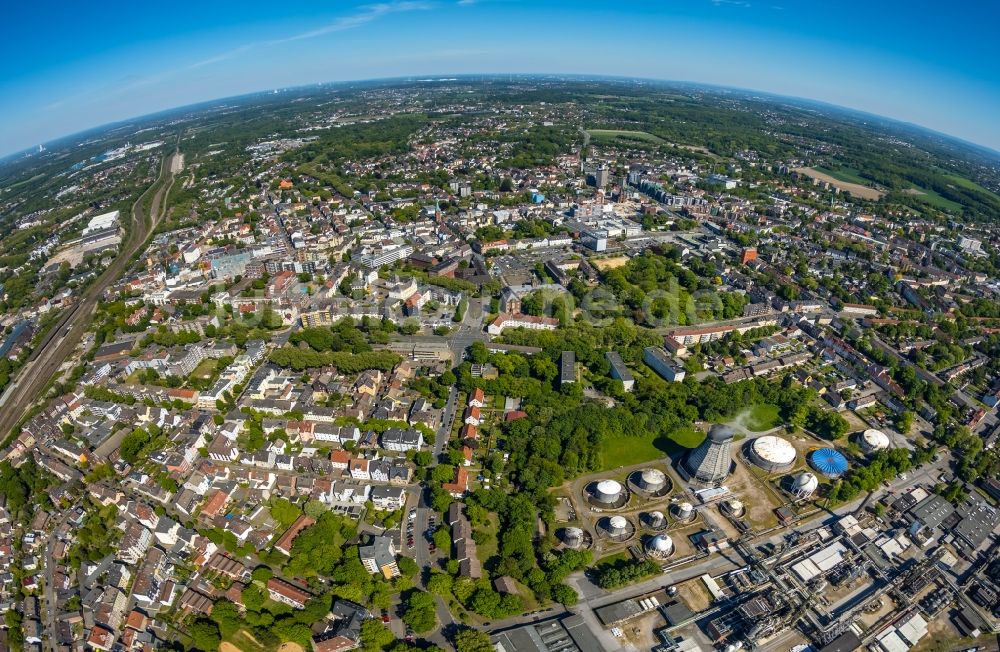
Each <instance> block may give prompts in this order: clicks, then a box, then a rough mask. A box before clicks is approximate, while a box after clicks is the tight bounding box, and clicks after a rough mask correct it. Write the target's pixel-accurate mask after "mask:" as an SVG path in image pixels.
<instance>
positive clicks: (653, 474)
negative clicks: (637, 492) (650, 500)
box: [636, 469, 667, 493]
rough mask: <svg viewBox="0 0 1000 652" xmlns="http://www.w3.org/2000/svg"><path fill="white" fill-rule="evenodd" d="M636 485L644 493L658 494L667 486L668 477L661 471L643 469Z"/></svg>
mask: <svg viewBox="0 0 1000 652" xmlns="http://www.w3.org/2000/svg"><path fill="white" fill-rule="evenodd" d="M636 484H637V485H638V486H639V488H640V489H642V490H643V491H648V492H649V493H656V492H658V491H660V490H661V489H663V487H664V486H666V484H667V476H666V475H664V474H663V471H661V470H659V469H643V470H642V472H641V473H639V479H638V481H637V482H636Z"/></svg>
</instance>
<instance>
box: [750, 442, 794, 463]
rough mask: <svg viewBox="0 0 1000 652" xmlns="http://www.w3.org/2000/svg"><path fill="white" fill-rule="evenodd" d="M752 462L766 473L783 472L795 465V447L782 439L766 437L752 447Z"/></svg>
mask: <svg viewBox="0 0 1000 652" xmlns="http://www.w3.org/2000/svg"><path fill="white" fill-rule="evenodd" d="M750 461H751V462H753V463H754V464H756V465H757V466H759V467H760V468H762V469H764V470H765V471H772V472H773V471H781V470H783V469H787V468H789V467H790V466H792V464H794V463H795V447H794V446H792V445H791V444H789V443H788V442H787V441H785V440H784V439H782V438H781V437H775V436H774V435H764V436H763V437H758V438H757V439H755V440H754V441H753V443H752V444H751V445H750Z"/></svg>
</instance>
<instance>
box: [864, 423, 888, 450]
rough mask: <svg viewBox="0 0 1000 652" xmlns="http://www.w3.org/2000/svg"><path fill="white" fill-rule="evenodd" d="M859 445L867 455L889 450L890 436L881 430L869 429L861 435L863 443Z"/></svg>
mask: <svg viewBox="0 0 1000 652" xmlns="http://www.w3.org/2000/svg"><path fill="white" fill-rule="evenodd" d="M859 443H860V444H861V448H862V450H864V451H865V452H866V453H874V452H876V451H881V450H885V449H886V448H889V436H888V435H886V434H885V433H884V432H882V431H881V430H875V429H874V428H869V429H868V430H865V431H864V432H863V433H861V441H860V442H859Z"/></svg>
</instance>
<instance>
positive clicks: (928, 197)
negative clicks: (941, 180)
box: [913, 188, 962, 213]
mask: <svg viewBox="0 0 1000 652" xmlns="http://www.w3.org/2000/svg"><path fill="white" fill-rule="evenodd" d="M914 190H916V191H917V193H919V194H914V195H913V196H914V197H916V198H917V199H919V200H920V201H922V202H924V203H926V204H929V205H931V206H933V207H934V208H937V209H938V210H942V211H949V212H952V213H960V212H961V211H962V205H961V204H959V203H958V202H954V201H952V200H950V199H946V198H944V197H942V196H941V195H939V194H937V193H936V192H934V191H933V190H930V189H927V188H914Z"/></svg>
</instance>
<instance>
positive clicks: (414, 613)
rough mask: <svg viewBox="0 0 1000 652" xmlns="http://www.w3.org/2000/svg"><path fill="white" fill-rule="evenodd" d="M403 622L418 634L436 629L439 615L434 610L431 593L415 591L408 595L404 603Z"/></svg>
mask: <svg viewBox="0 0 1000 652" xmlns="http://www.w3.org/2000/svg"><path fill="white" fill-rule="evenodd" d="M403 622H405V623H406V624H407V625H409V626H410V627H411V628H413V631H415V632H417V633H418V634H423V633H425V632H429V631H431V630H432V629H434V626H435V625H436V624H437V614H436V612H435V609H434V598H433V597H432V596H431V594H430V593H426V592H424V591H420V590H418V589H413V590H412V591H410V592H409V593H408V594H407V596H406V598H405V599H404V601H403Z"/></svg>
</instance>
